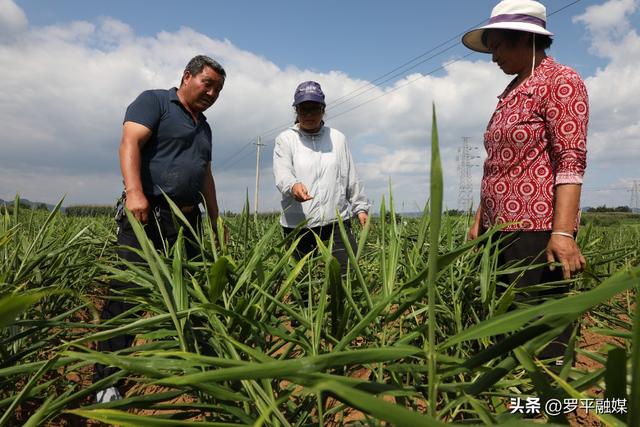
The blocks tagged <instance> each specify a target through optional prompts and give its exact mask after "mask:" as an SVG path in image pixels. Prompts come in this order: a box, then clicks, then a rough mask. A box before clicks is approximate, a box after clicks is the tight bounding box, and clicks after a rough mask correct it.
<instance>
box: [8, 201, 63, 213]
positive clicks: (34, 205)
mask: <svg viewBox="0 0 640 427" xmlns="http://www.w3.org/2000/svg"><path fill="white" fill-rule="evenodd" d="M20 204H21V205H27V206H29V207H31V208H32V209H33V208H37V207H43V206H46V208H47V210H49V211H50V210H53V208H55V207H56V205H50V204H48V203H44V202H32V201H31V200H29V199H20ZM2 205H6V206H13V199H12V200H3V199H0V206H2Z"/></svg>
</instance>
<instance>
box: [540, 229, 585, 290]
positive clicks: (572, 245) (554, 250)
mask: <svg viewBox="0 0 640 427" xmlns="http://www.w3.org/2000/svg"><path fill="white" fill-rule="evenodd" d="M547 261H549V262H550V263H551V262H555V261H558V262H561V263H562V276H563V277H564V278H565V279H570V278H571V275H572V274H575V273H579V272H581V271H582V270H584V267H585V266H586V264H587V261H586V260H585V259H584V256H582V254H581V253H580V248H578V245H577V244H576V241H575V240H573V239H572V238H571V237H567V236H562V235H557V234H554V235H552V236H551V239H549V243H548V244H547ZM549 268H550V269H551V271H553V270H554V269H555V267H554V266H551V267H549Z"/></svg>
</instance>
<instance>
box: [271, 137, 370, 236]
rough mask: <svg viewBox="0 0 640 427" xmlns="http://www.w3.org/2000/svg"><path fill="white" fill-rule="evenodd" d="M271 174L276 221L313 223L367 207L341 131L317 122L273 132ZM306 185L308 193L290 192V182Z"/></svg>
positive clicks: (291, 224) (286, 224)
mask: <svg viewBox="0 0 640 427" xmlns="http://www.w3.org/2000/svg"><path fill="white" fill-rule="evenodd" d="M273 174H274V175H275V179H276V187H278V190H279V191H280V193H282V202H281V203H282V215H281V217H280V224H281V225H282V226H284V227H289V228H295V227H296V226H298V225H299V224H300V223H302V222H304V221H307V227H318V226H322V225H327V224H330V223H332V222H334V221H336V220H337V217H336V210H337V211H338V214H339V215H340V217H341V218H342V219H343V220H346V219H349V218H351V217H352V216H353V215H354V214H356V213H358V212H360V211H365V212H368V211H369V207H370V204H369V201H368V200H367V197H366V196H365V195H364V189H363V187H362V185H361V184H360V180H359V179H358V174H357V173H356V168H355V165H354V163H353V159H352V157H351V153H350V152H349V148H348V147H347V143H346V138H345V136H344V134H343V133H342V132H340V131H338V130H336V129H333V128H330V127H327V126H322V128H320V131H318V133H307V132H304V131H302V130H300V129H299V128H298V126H294V127H290V128H289V129H287V130H285V131H284V132H282V133H281V134H280V135H278V137H277V138H276V144H275V148H274V149H273ZM298 182H300V183H302V184H304V185H305V186H306V187H307V190H308V191H309V195H310V196H311V197H313V198H312V199H311V200H308V201H306V202H302V203H301V202H298V201H296V200H295V199H294V198H293V196H292V195H291V187H293V185H294V184H295V183H298Z"/></svg>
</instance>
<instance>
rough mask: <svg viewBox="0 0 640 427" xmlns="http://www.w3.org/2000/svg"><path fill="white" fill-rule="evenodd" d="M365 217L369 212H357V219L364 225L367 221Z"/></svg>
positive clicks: (367, 216)
mask: <svg viewBox="0 0 640 427" xmlns="http://www.w3.org/2000/svg"><path fill="white" fill-rule="evenodd" d="M367 218H369V214H368V213H367V212H365V211H360V212H358V221H360V225H361V226H363V227H364V225H365V224H366V223H367Z"/></svg>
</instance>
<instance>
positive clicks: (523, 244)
mask: <svg viewBox="0 0 640 427" xmlns="http://www.w3.org/2000/svg"><path fill="white" fill-rule="evenodd" d="M501 234H502V236H501V237H504V239H503V241H502V243H501V244H500V248H501V250H502V252H501V253H500V256H499V258H498V263H499V265H500V266H505V265H511V264H513V263H514V262H517V261H524V263H523V265H528V264H539V263H542V262H546V261H547V255H546V251H545V250H546V248H547V244H548V243H549V239H550V238H551V232H550V231H517V232H505V233H501ZM507 278H508V281H509V283H513V282H517V283H516V287H517V288H522V287H528V286H533V285H538V284H541V283H548V282H555V281H560V280H563V276H562V268H560V267H556V269H555V270H554V271H551V270H550V269H549V267H548V266H546V265H545V266H542V267H537V268H533V269H528V270H526V271H524V272H518V273H511V274H508V275H507ZM568 292H569V285H556V286H555V287H553V288H552V289H546V290H540V291H527V292H523V293H519V294H518V295H517V296H516V301H519V302H526V301H529V300H539V299H542V298H559V297H562V296H564V295H566V294H567V293H568ZM573 327H574V325H569V326H567V328H566V329H565V330H564V331H563V332H562V333H561V334H560V335H558V337H557V338H556V339H555V340H554V341H552V342H551V343H550V344H549V345H548V346H547V347H546V348H544V349H543V350H542V352H541V353H540V354H539V355H538V357H539V358H541V359H547V358H553V357H559V356H562V355H563V354H564V351H565V349H566V346H567V343H568V342H569V339H570V338H571V333H572V331H573Z"/></svg>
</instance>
